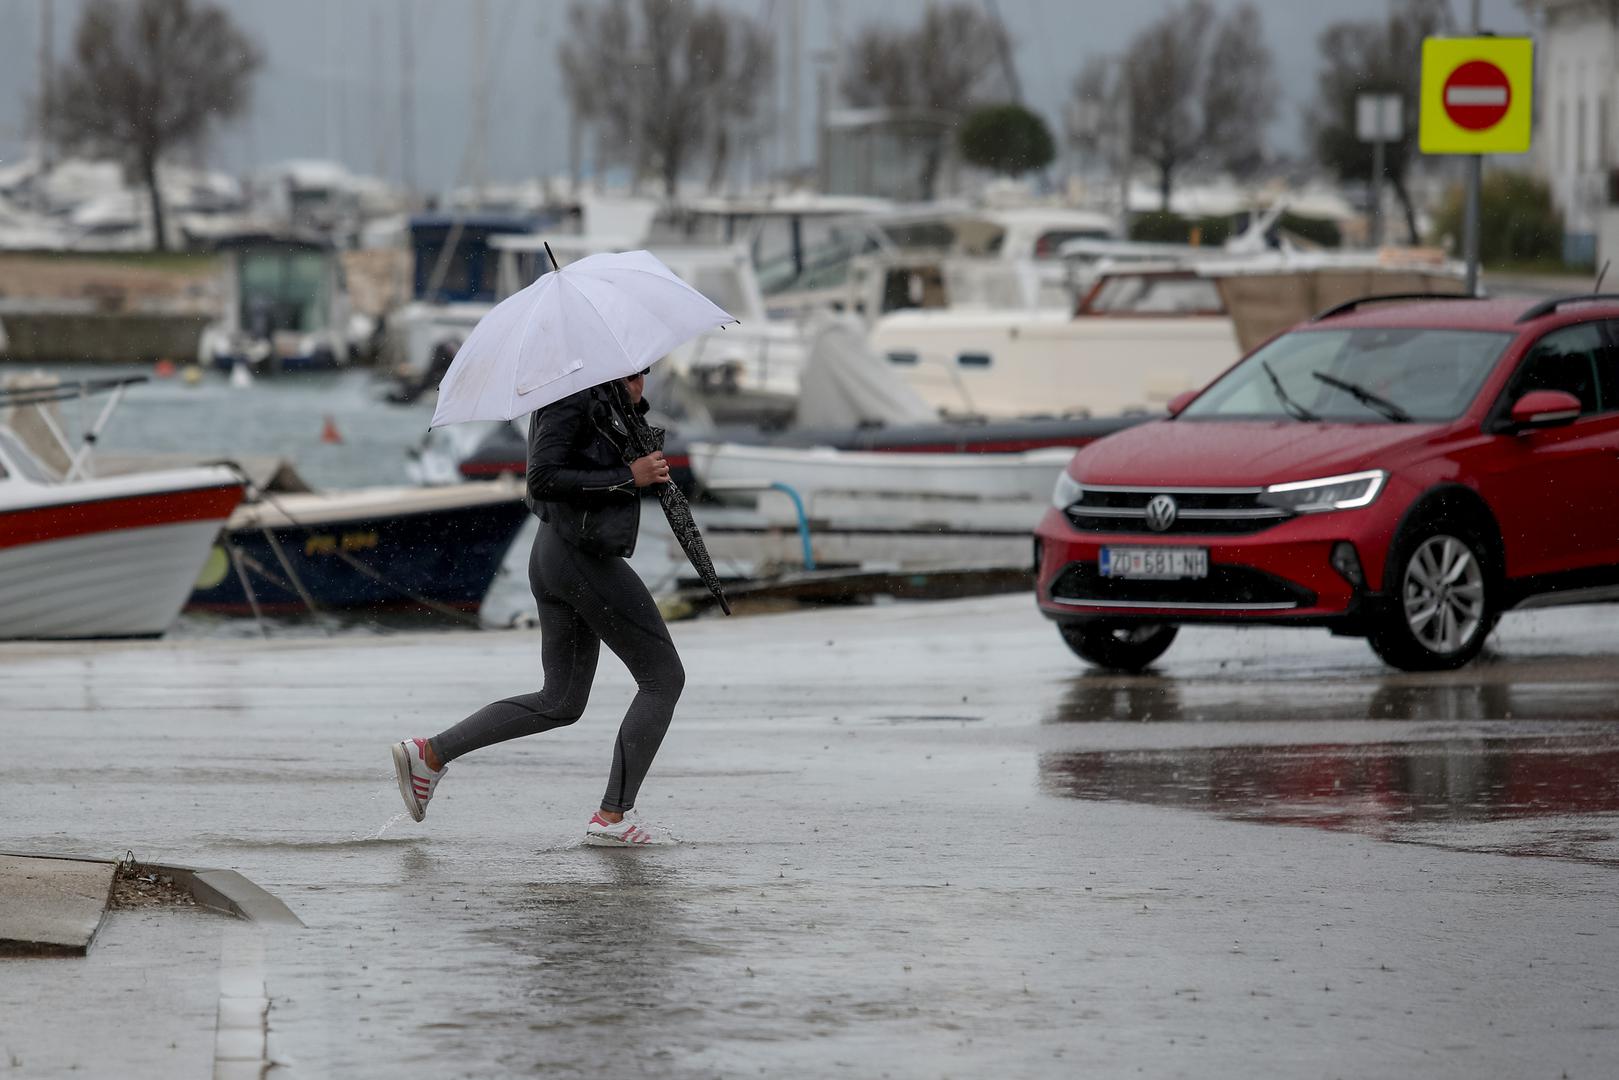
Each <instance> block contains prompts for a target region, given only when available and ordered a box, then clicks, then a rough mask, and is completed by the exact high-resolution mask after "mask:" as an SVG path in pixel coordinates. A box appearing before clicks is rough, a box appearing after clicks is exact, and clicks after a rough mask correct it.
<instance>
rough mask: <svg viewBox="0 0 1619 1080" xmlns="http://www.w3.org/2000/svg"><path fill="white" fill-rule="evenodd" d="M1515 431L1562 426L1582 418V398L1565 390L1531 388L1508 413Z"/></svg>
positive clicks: (1514, 403)
mask: <svg viewBox="0 0 1619 1080" xmlns="http://www.w3.org/2000/svg"><path fill="white" fill-rule="evenodd" d="M1507 417H1508V419H1509V420H1510V421H1511V424H1512V428H1513V430H1515V431H1531V430H1534V429H1537V428H1552V427H1562V426H1563V425H1564V424H1572V423H1573V422H1574V421H1576V420H1578V419H1579V418H1580V399H1579V398H1577V397H1575V396H1574V395H1573V394H1570V393H1568V392H1567V391H1565V390H1531V391H1529V393H1527V394H1525V395H1524V396H1523V397H1521V398H1519V399H1518V400H1517V401H1515V402H1513V405H1512V411H1511V412H1510V413H1508V414H1507Z"/></svg>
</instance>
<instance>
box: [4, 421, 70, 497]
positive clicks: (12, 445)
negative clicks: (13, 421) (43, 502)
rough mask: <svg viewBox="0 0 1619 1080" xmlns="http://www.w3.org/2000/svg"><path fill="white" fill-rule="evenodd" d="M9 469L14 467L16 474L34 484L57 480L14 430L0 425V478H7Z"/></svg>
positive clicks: (51, 482) (49, 482) (50, 482)
mask: <svg viewBox="0 0 1619 1080" xmlns="http://www.w3.org/2000/svg"><path fill="white" fill-rule="evenodd" d="M10 469H15V470H16V472H17V475H18V476H20V477H22V478H23V479H24V480H29V481H32V482H33V483H36V484H54V483H56V482H57V478H56V477H55V476H53V475H52V474H51V472H50V470H49V469H47V468H46V467H45V466H44V465H43V464H41V463H40V461H39V459H38V458H36V457H35V456H34V453H33V451H32V450H30V449H28V447H27V446H26V445H24V443H23V441H22V440H21V439H19V438H18V437H17V435H16V433H15V432H12V431H9V430H7V429H6V428H4V427H0V480H4V479H6V478H7V472H8V470H10Z"/></svg>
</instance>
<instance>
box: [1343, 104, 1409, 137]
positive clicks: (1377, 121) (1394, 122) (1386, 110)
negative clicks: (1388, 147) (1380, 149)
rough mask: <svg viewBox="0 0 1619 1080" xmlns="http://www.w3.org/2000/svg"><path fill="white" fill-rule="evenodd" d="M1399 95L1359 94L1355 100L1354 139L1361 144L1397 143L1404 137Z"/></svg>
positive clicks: (1401, 105)
mask: <svg viewBox="0 0 1619 1080" xmlns="http://www.w3.org/2000/svg"><path fill="white" fill-rule="evenodd" d="M1403 104H1404V103H1403V102H1402V101H1401V100H1400V95H1399V94H1361V95H1360V96H1358V97H1357V98H1355V137H1356V138H1357V139H1359V140H1360V141H1361V142H1398V141H1399V140H1400V139H1401V138H1403V137H1404V136H1405V115H1404V112H1405V110H1404V108H1403Z"/></svg>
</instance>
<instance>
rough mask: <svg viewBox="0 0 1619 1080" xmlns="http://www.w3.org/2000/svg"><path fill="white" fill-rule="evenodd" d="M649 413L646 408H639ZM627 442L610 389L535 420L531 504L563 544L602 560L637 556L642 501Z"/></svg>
mask: <svg viewBox="0 0 1619 1080" xmlns="http://www.w3.org/2000/svg"><path fill="white" fill-rule="evenodd" d="M639 408H640V411H642V412H645V411H646V408H647V406H646V403H645V402H642V403H641V404H640V406H639ZM628 438H629V434H628V432H626V431H625V430H624V421H623V420H621V419H619V416H618V411H617V409H616V408H615V407H614V406H613V404H612V401H611V399H610V398H609V397H608V394H607V390H606V388H605V387H600V386H596V387H591V388H590V389H589V390H581V391H579V392H578V393H577V394H573V395H570V396H568V397H565V398H563V399H562V400H561V401H557V402H554V403H553V404H550V405H547V406H546V407H545V408H543V409H541V410H540V411H539V412H537V413H535V414H534V415H533V416H532V417H531V418H530V419H529V427H528V505H529V509H531V510H533V511H534V512H535V513H536V514H538V515H539V517H540V520H541V521H544V522H546V523H548V524H549V525H550V526H551V527H552V528H553V529H555V530H556V531H557V533H558V535H560V536H561V537H562V539H564V540H566V541H568V542H569V543H570V544H573V545H574V546H575V547H578V548H580V549H582V550H585V551H591V552H594V553H596V554H598V555H622V556H625V557H626V558H627V557H628V556H630V555H631V554H633V553H634V551H635V539H636V535H637V533H639V532H640V529H641V500H640V498H639V491H638V489H637V488H636V486H635V477H634V474H632V473H631V472H630V467H629V466H628V465H626V464H625V463H624V446H625V445H626V444H627V441H628Z"/></svg>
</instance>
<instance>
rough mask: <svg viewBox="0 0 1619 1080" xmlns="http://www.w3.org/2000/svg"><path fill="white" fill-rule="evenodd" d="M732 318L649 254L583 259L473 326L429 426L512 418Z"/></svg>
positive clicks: (644, 362) (616, 375)
mask: <svg viewBox="0 0 1619 1080" xmlns="http://www.w3.org/2000/svg"><path fill="white" fill-rule="evenodd" d="M736 321H737V320H736V319H735V318H733V317H732V316H731V315H729V314H728V313H727V312H726V311H725V310H724V309H723V308H721V307H719V306H718V305H716V304H715V303H714V302H713V301H711V300H709V299H708V297H706V296H704V295H703V294H702V293H700V292H698V291H697V290H696V289H694V288H692V287H691V286H690V285H687V284H686V283H685V282H684V281H681V280H680V279H679V278H678V277H676V276H675V274H674V271H672V270H670V269H669V268H668V267H667V266H665V265H663V263H661V262H659V261H658V259H657V257H656V256H654V255H653V254H652V253H651V252H648V251H628V252H624V253H622V254H605V255H591V256H588V257H586V258H583V259H580V260H579V261H578V262H573V263H569V264H568V265H567V266H566V267H564V268H562V269H560V270H554V271H552V272H551V273H549V274H543V275H541V277H540V278H539V280H537V281H535V282H534V284H532V285H530V286H529V287H528V288H526V289H524V290H522V291H521V292H518V293H515V294H513V295H511V296H509V297H507V298H506V299H504V300H502V301H501V302H500V303H499V304H496V305H495V308H494V310H493V311H491V312H490V313H489V314H487V315H485V316H484V317H483V318H482V319H480V320H479V321H478V325H477V326H475V327H473V329H472V333H470V334H468V335H467V340H466V341H465V342H464V343H462V345H461V348H460V349H459V350H458V351H457V352H456V354H455V359H454V360H453V361H452V362H451V363H450V370H449V371H448V372H446V373H445V375H444V381H443V382H441V383H440V384H439V388H438V408H437V409H435V410H434V411H433V422H432V423H431V424H430V425H428V426H429V427H440V426H442V425H444V424H456V423H461V422H463V421H467V420H512V419H514V418H516V417H519V416H522V415H524V414H526V413H531V412H533V411H534V410H535V409H539V408H542V407H544V406H546V405H549V404H551V403H552V402H553V401H560V400H561V399H562V398H565V397H567V396H568V395H569V394H574V393H577V392H579V391H580V390H584V389H586V388H588V387H592V386H600V385H601V384H602V383H606V382H611V381H613V380H614V379H622V378H624V377H625V376H628V375H633V374H635V373H636V372H637V371H641V370H642V369H644V368H646V367H649V366H651V364H652V363H653V362H654V361H656V360H658V359H659V358H660V357H662V356H664V355H665V354H667V353H668V352H669V351H670V350H671V349H673V348H675V347H677V346H679V345H682V344H684V343H685V342H687V341H690V340H691V339H692V338H694V337H696V336H697V335H698V334H701V333H703V332H704V331H707V330H713V329H715V328H716V327H719V326H723V325H725V324H726V323H733V322H736Z"/></svg>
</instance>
